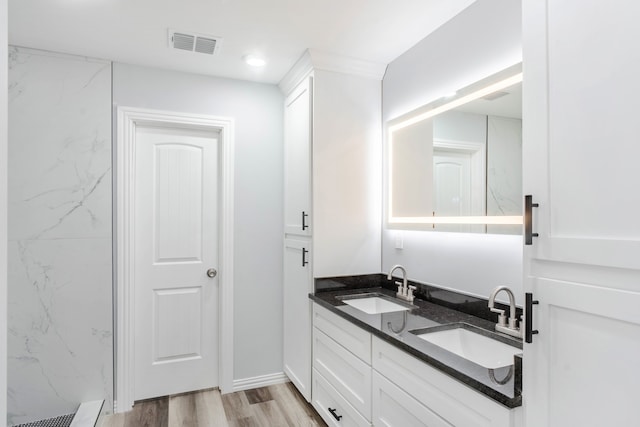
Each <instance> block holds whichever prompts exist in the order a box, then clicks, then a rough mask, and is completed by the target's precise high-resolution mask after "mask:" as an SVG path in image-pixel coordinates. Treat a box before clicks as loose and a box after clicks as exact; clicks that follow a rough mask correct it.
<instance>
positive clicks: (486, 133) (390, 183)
mask: <svg viewBox="0 0 640 427" xmlns="http://www.w3.org/2000/svg"><path fill="white" fill-rule="evenodd" d="M521 85H522V72H521V65H520V64H518V65H516V66H513V67H510V68H509V69H507V70H504V71H501V72H499V73H497V74H495V75H492V76H490V77H487V78H485V79H482V80H481V81H479V82H477V83H474V84H473V85H470V86H468V87H466V88H463V89H461V90H459V91H457V92H456V94H455V95H453V96H451V97H448V98H442V99H440V100H438V101H435V102H433V103H430V104H428V105H425V106H423V107H421V108H418V109H416V110H414V111H411V112H409V113H407V114H404V115H402V116H401V117H398V118H396V119H394V120H392V121H389V122H388V123H387V151H386V156H387V165H388V166H387V168H388V169H387V197H388V201H387V202H388V203H387V223H388V226H389V227H390V228H399V229H429V230H439V231H461V232H490V233H508V234H519V233H521V228H522V226H521V224H522V87H521Z"/></svg>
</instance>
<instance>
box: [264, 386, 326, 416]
mask: <svg viewBox="0 0 640 427" xmlns="http://www.w3.org/2000/svg"><path fill="white" fill-rule="evenodd" d="M270 387H273V388H274V389H275V390H276V391H272V394H276V395H277V397H276V401H277V402H278V404H280V405H283V406H285V408H284V412H285V414H286V415H287V416H288V417H290V418H291V421H290V422H291V423H292V425H295V426H300V427H317V426H319V427H326V425H327V424H326V423H325V422H324V420H323V419H322V417H320V415H319V414H318V413H317V412H316V410H315V409H313V406H311V404H310V403H308V402H307V401H306V400H305V398H304V397H303V396H302V395H301V394H300V392H299V391H298V390H297V389H296V388H295V386H294V385H293V384H292V383H290V382H287V383H283V384H276V385H274V386H270Z"/></svg>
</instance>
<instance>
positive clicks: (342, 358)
mask: <svg viewBox="0 0 640 427" xmlns="http://www.w3.org/2000/svg"><path fill="white" fill-rule="evenodd" d="M313 325H314V328H313V336H314V339H313V371H312V372H313V373H312V375H313V390H312V395H313V397H312V400H311V402H312V404H313V406H314V408H316V410H317V411H318V413H320V415H321V416H322V418H323V419H324V420H325V421H326V422H327V424H329V425H331V426H347V425H348V426H365V425H366V426H369V425H373V426H386V427H393V426H395V427H423V426H424V427H445V426H456V427H521V426H522V408H521V407H518V408H513V409H510V408H507V407H505V406H503V405H501V404H499V403H496V402H494V401H493V400H491V399H489V398H487V397H485V396H483V395H482V394H480V393H479V392H477V391H475V390H473V389H471V388H469V387H468V386H466V385H464V384H463V383H461V382H459V381H457V380H454V379H452V378H451V377H449V376H448V375H446V374H444V373H442V372H440V371H438V370H437V369H435V368H433V367H431V366H430V365H428V364H427V363H425V362H423V361H421V360H419V359H417V358H415V357H414V356H412V355H410V354H409V353H406V352H405V351H403V350H400V349H398V348H397V347H395V346H393V345H391V344H389V343H387V342H385V341H384V340H382V339H380V338H378V337H376V336H373V335H372V334H371V333H369V332H367V331H365V330H364V329H361V328H359V327H358V326H355V325H354V324H353V323H351V322H349V321H347V320H345V319H343V318H342V317H340V316H338V315H336V314H334V313H331V312H330V311H329V310H327V309H325V308H323V307H321V306H319V305H317V304H313ZM338 418H339V419H338Z"/></svg>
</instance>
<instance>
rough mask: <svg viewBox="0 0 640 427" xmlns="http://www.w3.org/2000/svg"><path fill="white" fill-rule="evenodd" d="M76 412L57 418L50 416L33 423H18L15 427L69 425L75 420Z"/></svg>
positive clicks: (60, 426) (61, 426)
mask: <svg viewBox="0 0 640 427" xmlns="http://www.w3.org/2000/svg"><path fill="white" fill-rule="evenodd" d="M73 415H74V414H69V415H61V416H59V417H55V418H49V419H46V420H41V421H34V422H32V423H26V424H18V425H17V426H15V427H69V426H70V425H71V420H73Z"/></svg>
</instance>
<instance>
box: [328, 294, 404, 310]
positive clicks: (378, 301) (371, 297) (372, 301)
mask: <svg viewBox="0 0 640 427" xmlns="http://www.w3.org/2000/svg"><path fill="white" fill-rule="evenodd" d="M340 299H341V300H342V302H344V303H345V304H348V305H350V306H351V307H354V308H357V309H358V310H360V311H363V312H365V313H367V314H380V313H391V312H394V311H406V310H411V307H408V306H405V305H402V304H399V303H396V302H393V301H389V299H387V298H385V297H383V296H378V295H376V294H368V295H367V294H364V295H363V296H362V297H357V296H354V297H343V298H340Z"/></svg>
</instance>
